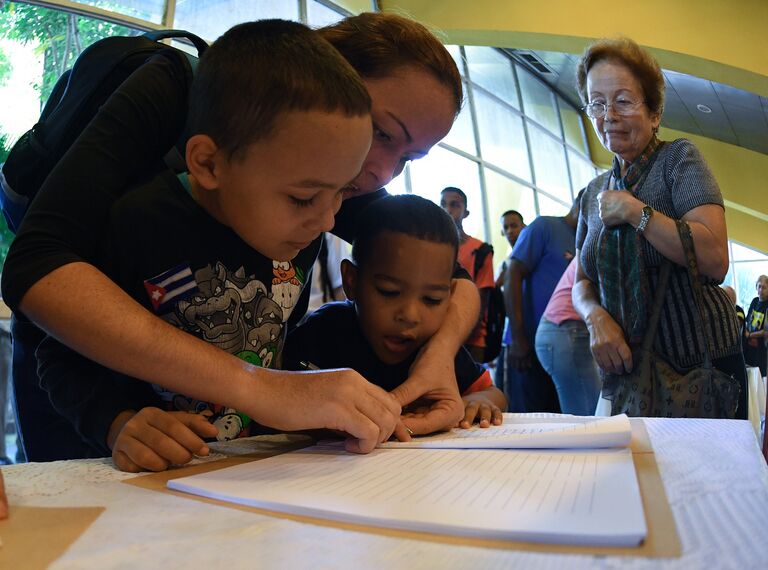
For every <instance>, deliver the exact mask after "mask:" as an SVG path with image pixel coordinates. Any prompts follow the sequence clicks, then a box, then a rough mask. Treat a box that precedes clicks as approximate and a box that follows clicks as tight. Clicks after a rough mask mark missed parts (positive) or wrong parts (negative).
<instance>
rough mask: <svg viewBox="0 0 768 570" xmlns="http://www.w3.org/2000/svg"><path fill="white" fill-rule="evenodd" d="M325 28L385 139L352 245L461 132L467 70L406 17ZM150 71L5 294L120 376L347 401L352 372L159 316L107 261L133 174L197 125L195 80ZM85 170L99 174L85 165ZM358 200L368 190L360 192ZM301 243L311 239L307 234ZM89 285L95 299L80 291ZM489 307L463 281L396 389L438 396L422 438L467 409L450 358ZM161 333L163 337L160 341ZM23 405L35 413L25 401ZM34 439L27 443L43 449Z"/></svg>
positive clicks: (128, 86) (378, 412) (351, 188)
mask: <svg viewBox="0 0 768 570" xmlns="http://www.w3.org/2000/svg"><path fill="white" fill-rule="evenodd" d="M316 33H317V34H319V35H320V36H321V37H322V38H324V39H325V40H327V41H328V42H330V43H331V44H332V45H333V46H334V47H335V48H336V49H337V50H338V51H339V52H340V53H341V54H342V55H343V56H344V57H345V58H346V59H347V61H349V62H350V64H351V65H352V67H353V68H354V69H355V70H356V71H357V72H358V73H359V74H360V75H361V77H362V78H363V82H364V84H365V86H366V88H367V90H368V92H369V94H370V95H371V99H372V111H371V114H372V117H373V128H374V139H373V143H372V145H371V149H370V151H369V152H368V155H367V157H366V159H365V161H364V162H363V167H362V169H361V170H360V173H359V174H358V176H357V177H355V179H354V180H353V181H352V182H351V183H349V184H348V185H347V186H346V187H345V189H344V197H345V198H350V199H349V200H345V203H344V205H343V207H342V210H341V211H340V212H339V213H338V214H337V217H336V232H337V233H338V234H339V235H341V237H346V238H347V241H351V238H352V235H351V230H350V229H349V228H350V227H351V226H352V224H353V222H354V218H355V216H356V213H357V212H359V210H360V209H361V208H362V207H364V206H365V205H367V204H368V203H369V202H370V201H372V200H375V199H378V198H380V197H382V196H384V195H386V192H385V191H384V190H383V189H382V187H383V186H384V185H386V184H387V183H388V182H389V180H391V179H392V178H393V177H394V176H397V175H398V174H400V172H401V171H402V169H403V167H404V165H405V164H406V163H407V162H408V161H409V160H413V159H417V158H420V157H422V156H424V155H426V153H427V152H428V151H429V149H430V148H431V147H432V146H433V145H434V144H436V143H437V142H438V141H439V140H440V139H441V138H443V137H444V136H445V134H446V133H447V132H448V131H449V130H450V127H451V125H452V123H453V120H454V119H455V117H456V115H457V114H458V111H459V109H460V108H461V104H462V87H461V78H460V75H459V73H458V69H457V68H456V65H455V62H454V61H453V59H452V58H451V56H450V54H449V53H448V51H447V50H446V49H445V48H444V47H443V46H442V44H440V42H439V41H438V40H437V39H436V38H435V36H434V35H432V34H431V33H430V32H429V31H428V30H427V29H426V28H425V27H424V26H422V25H420V24H418V23H416V22H413V21H411V20H408V19H406V18H403V17H400V16H396V15H393V14H383V13H375V14H372V13H367V14H361V15H359V16H353V17H349V18H347V19H345V20H343V21H341V22H339V23H337V24H334V25H332V26H330V27H327V28H323V29H320V30H318V31H317V32H316ZM143 79H144V80H143V82H142V83H141V85H139V86H137V85H136V84H134V83H132V82H131V80H130V79H129V80H128V81H127V82H126V83H125V84H124V85H123V86H121V88H120V90H121V91H122V92H125V93H130V96H129V97H121V98H114V97H113V98H112V99H111V100H110V102H108V104H107V105H105V107H104V108H102V110H101V111H100V113H99V114H98V115H97V116H96V117H95V119H94V120H93V121H92V122H91V124H90V125H89V127H88V129H86V131H85V132H84V133H83V136H81V137H80V138H79V139H78V141H77V143H76V144H75V145H74V146H73V148H72V149H70V151H69V152H68V154H67V157H66V159H65V160H63V161H62V162H61V163H60V164H59V165H57V169H56V170H55V171H54V173H53V174H52V175H51V176H49V178H48V180H47V181H46V184H45V185H44V186H43V188H42V189H41V191H40V193H39V194H38V196H37V198H36V200H35V203H34V205H33V206H32V207H31V209H30V211H29V212H28V213H27V215H26V218H25V223H24V227H22V228H21V231H20V233H19V235H18V236H17V238H16V240H15V242H14V244H13V246H12V248H11V251H10V253H9V256H8V259H7V261H6V265H5V271H4V274H3V292H4V298H5V299H6V301H7V302H8V303H9V305H11V307H12V308H13V309H14V310H15V314H16V315H17V316H24V317H28V318H29V319H31V320H32V321H34V322H35V323H36V324H37V325H39V326H41V327H42V328H44V329H45V330H46V331H48V332H49V333H50V334H52V335H53V336H55V337H56V338H58V339H60V340H62V341H63V342H65V343H67V344H68V345H69V346H71V347H72V348H74V349H75V350H77V351H78V352H80V353H82V354H84V355H85V356H87V357H89V358H91V359H94V360H96V361H98V362H100V363H101V364H103V365H106V366H109V367H110V368H112V369H113V370H116V371H119V372H121V373H124V374H127V375H130V376H132V377H135V378H139V379H142V380H145V381H147V382H155V383H157V384H160V385H163V386H164V387H166V388H167V389H169V390H175V391H177V392H179V393H183V394H186V395H187V396H189V397H193V398H197V399H199V400H201V401H217V402H219V403H220V404H222V405H226V406H228V407H232V408H235V409H237V410H240V411H242V412H243V413H245V414H247V415H249V416H256V415H258V410H259V409H261V408H263V406H264V402H265V401H267V400H268V398H265V394H264V393H262V392H261V391H260V390H258V389H256V386H262V385H264V386H265V389H266V390H272V389H274V390H278V391H281V390H286V391H289V390H294V393H295V397H296V399H297V405H298V404H300V403H301V402H303V401H310V400H312V401H314V402H317V400H318V398H320V397H322V398H336V397H337V396H335V395H334V390H338V386H339V382H337V380H338V379H339V378H342V379H343V378H348V377H349V372H348V371H347V372H344V371H342V372H339V371H333V372H317V373H315V374H314V375H313V379H314V380H315V381H314V382H307V381H306V378H304V377H303V376H302V375H299V374H296V373H287V372H279V371H272V370H267V369H264V368H254V367H252V366H249V365H246V364H244V363H243V361H242V360H239V359H237V358H235V357H233V356H232V355H230V354H227V353H226V352H224V351H219V350H216V349H215V347H212V346H209V345H207V344H206V343H204V342H201V341H200V340H199V339H196V338H194V337H192V336H191V335H185V334H183V333H182V332H181V331H179V330H177V329H175V328H174V327H173V326H169V325H168V323H166V322H164V321H163V320H161V319H159V318H157V317H156V316H154V315H152V314H151V313H150V312H148V311H146V310H145V309H143V308H142V307H141V306H140V305H139V304H137V303H136V302H135V301H133V300H132V299H130V297H129V296H127V295H126V294H125V293H124V292H122V291H121V290H120V288H119V287H117V286H116V285H115V284H114V283H113V282H112V281H110V280H109V279H108V278H107V277H106V276H105V275H104V274H103V273H102V272H101V271H100V270H99V269H98V267H97V266H96V265H94V264H96V263H97V257H98V253H99V244H100V243H101V239H102V235H103V234H104V233H105V231H106V229H107V228H106V219H107V214H108V212H109V208H110V207H111V205H112V203H113V202H114V201H115V200H116V199H117V197H119V196H120V195H121V194H122V193H124V191H125V190H126V189H127V186H126V184H127V181H130V180H131V179H133V178H135V174H136V173H137V172H142V171H145V170H146V168H147V165H148V164H150V163H154V160H155V159H156V157H158V156H162V155H163V154H164V152H165V150H166V149H167V148H168V147H170V146H171V145H172V144H173V143H174V142H175V141H176V138H177V136H178V132H179V130H180V122H183V121H184V115H183V114H181V113H180V111H179V110H180V109H184V108H186V96H187V87H186V84H184V83H180V82H179V80H178V78H176V77H173V76H170V74H168V73H167V72H165V70H164V69H163V68H162V66H161V65H160V64H158V66H157V67H156V68H153V69H152V74H151V75H149V76H147V75H146V74H145V77H144V78H143ZM114 133H120V136H119V137H117V136H115V135H114ZM83 164H88V168H87V169H84V168H82V165H83ZM64 188H66V192H64V191H63V189H64ZM358 195H360V196H361V197H359V198H352V197H353V196H358ZM294 239H296V240H298V242H297V245H301V246H304V245H305V242H304V240H305V239H307V237H306V236H304V235H297V236H296V237H295V238H294ZM299 242H300V243H299ZM83 291H87V292H88V294H87V295H83V294H81V293H82V292H83ZM72 299H78V302H77V303H73V302H72ZM302 306H306V305H301V301H300V303H299V305H298V306H297V308H296V309H295V310H294V311H293V312H292V314H291V317H292V320H293V319H294V318H296V319H298V318H299V317H300V316H301V314H302V313H303V309H302ZM478 311H479V300H478V296H477V292H476V289H475V287H474V285H473V284H472V283H471V282H469V280H466V279H456V281H455V283H454V289H453V292H452V295H451V303H450V308H449V314H448V317H447V318H446V319H445V321H444V324H443V326H442V327H441V329H440V331H438V333H437V334H436V335H435V336H434V337H433V338H432V340H431V341H430V342H429V343H428V344H427V346H426V347H425V348H424V350H423V351H422V353H421V354H420V357H419V358H418V360H417V362H416V363H415V364H414V368H413V369H412V371H411V375H410V377H409V380H408V381H407V382H405V383H403V384H402V385H401V386H400V387H399V388H398V389H397V390H396V391H395V392H394V394H393V395H394V397H395V398H396V400H397V402H398V403H400V404H406V403H409V402H411V401H413V400H415V399H416V398H419V397H422V396H423V397H426V398H427V399H428V400H429V401H430V402H431V403H432V406H431V408H430V410H429V412H428V413H427V414H425V415H424V417H421V418H410V419H408V420H407V423H408V428H409V429H411V430H412V431H413V432H415V433H427V432H431V431H434V430H436V429H440V428H442V427H445V426H447V425H453V424H455V422H456V421H457V420H458V419H459V418H460V417H461V415H462V413H463V405H462V401H461V398H460V395H459V392H458V390H457V388H456V383H455V380H454V375H453V370H452V365H451V362H452V358H453V355H454V354H455V353H456V350H457V349H458V347H459V346H460V345H461V343H462V342H463V340H464V339H465V338H466V337H467V335H468V334H469V332H470V331H471V329H472V327H473V326H474V324H475V322H476V315H477V314H478ZM26 324H28V323H26ZM158 338H163V339H164V342H163V343H158V342H156V339H158ZM19 346H20V347H23V346H24V343H19ZM116 346H119V347H120V350H115V349H114V347H116ZM30 350H34V345H33V346H32V347H31V349H30ZM27 352H29V350H28V351H27ZM449 355H450V359H449V358H448V356H449ZM15 358H16V351H15V355H14V359H15ZM34 372H35V365H33V366H32V373H33V374H30V375H27V376H26V378H27V379H28V381H26V382H25V383H24V384H23V385H24V386H25V387H27V388H29V390H30V391H31V392H30V395H29V399H32V400H36V401H37V402H40V399H41V398H40V396H39V395H38V393H37V392H39V390H37V391H36V386H37V384H36V382H37V378H36V375H34ZM331 386H333V387H331ZM328 390H330V392H329V391H328ZM367 390H368V388H367V387H364V386H363V385H361V384H358V388H357V390H356V391H357V393H358V396H359V397H360V398H364V399H365V398H369V397H370V396H369V395H367ZM345 400H346V401H347V403H340V405H341V406H342V408H344V409H347V408H351V407H352V406H353V404H352V401H351V400H350V399H349V398H345ZM18 405H19V407H20V408H22V409H23V408H24V404H23V402H22V401H21V398H19V399H18ZM374 407H375V406H374ZM375 408H376V409H371V410H370V415H371V416H374V417H377V418H378V419H379V420H381V419H382V418H383V417H384V416H385V415H386V413H387V412H386V410H387V406H379V407H375ZM277 409H278V408H277V407H275V408H274V410H277ZM349 411H352V410H351V409H350V410H349ZM22 415H23V414H22ZM355 417H356V418H357V419H355V420H354V421H353V422H352V425H350V426H349V430H350V431H351V432H352V433H357V434H358V435H359V436H360V441H361V443H360V449H361V450H370V449H372V448H373V445H375V440H376V439H378V436H376V437H374V436H373V430H372V429H370V428H371V425H370V424H368V423H367V421H368V420H367V419H364V418H362V417H361V416H355ZM262 419H263V418H262ZM22 420H23V418H22ZM275 420H276V421H274V422H271V423H273V424H274V425H275V426H277V427H282V428H283V429H292V428H293V427H295V426H292V425H286V421H285V418H284V417H281V418H275ZM265 423H270V421H269V420H265ZM49 425H50V416H49V417H48V418H46V419H43V418H42V415H37V416H33V417H32V418H30V421H29V423H28V424H27V426H26V430H25V431H26V432H27V433H25V436H26V435H28V434H29V435H31V436H33V438H34V439H35V443H36V447H38V448H40V449H42V451H43V455H46V454H47V455H46V456H45V458H44V459H43V460H45V459H49V458H50V455H51V453H52V452H53V451H55V450H52V447H53V446H51V445H50V436H51V434H50V433H49V431H48V430H49ZM26 439H27V441H25V447H31V446H28V445H27V444H28V443H29V438H26ZM67 443H69V444H74V443H73V442H72V441H68V442H67ZM78 451H80V450H78ZM70 456H73V455H72V454H70ZM30 459H35V458H34V457H30Z"/></svg>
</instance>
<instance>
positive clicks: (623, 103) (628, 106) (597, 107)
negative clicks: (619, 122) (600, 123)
mask: <svg viewBox="0 0 768 570" xmlns="http://www.w3.org/2000/svg"><path fill="white" fill-rule="evenodd" d="M644 104H645V101H630V100H629V99H617V100H616V101H614V102H613V103H603V102H602V101H594V102H592V103H587V104H586V105H584V106H583V107H582V108H581V110H582V111H584V112H586V113H587V116H588V117H589V118H590V119H601V118H602V117H605V114H606V113H607V112H608V107H613V110H614V112H615V113H616V114H617V115H621V116H622V117H626V116H628V115H633V114H634V113H635V111H637V109H638V108H639V107H640V105H644Z"/></svg>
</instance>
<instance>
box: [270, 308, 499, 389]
mask: <svg viewBox="0 0 768 570" xmlns="http://www.w3.org/2000/svg"><path fill="white" fill-rule="evenodd" d="M284 354H285V364H286V367H287V368H290V369H292V370H301V369H302V368H303V367H302V365H301V364H300V363H301V362H305V363H311V364H313V365H315V366H317V367H319V368H323V369H325V368H352V369H353V370H355V371H357V372H358V373H360V374H361V375H362V376H363V377H364V378H365V379H366V380H368V381H369V382H371V383H373V384H376V385H377V386H380V387H381V388H383V389H384V390H387V391H391V390H394V389H395V388H397V387H398V386H399V385H400V384H402V383H403V382H405V380H406V379H407V378H408V370H409V369H410V367H411V365H412V364H413V360H414V358H415V355H414V356H412V357H411V358H409V359H407V360H405V361H404V362H401V363H400V364H385V363H383V362H381V361H380V360H379V359H378V357H377V356H376V354H375V353H374V352H373V349H372V348H371V346H370V345H369V344H368V342H367V341H366V340H365V336H363V332H362V330H361V329H360V326H359V324H358V321H357V315H356V314H355V306H354V303H352V301H340V302H337V303H329V304H327V305H323V306H322V307H320V308H319V309H317V310H316V311H315V312H314V313H312V314H311V315H309V316H308V317H307V318H306V320H305V321H304V322H303V323H302V324H301V325H300V326H298V327H297V328H295V329H294V330H292V331H291V332H290V333H289V334H288V341H287V343H286V348H285V353H284ZM454 366H455V369H456V380H457V382H458V386H459V392H461V393H464V392H466V391H467V390H468V389H469V387H470V386H472V384H474V383H475V382H476V381H477V380H478V379H480V378H481V377H482V376H483V375H484V374H488V372H487V371H486V370H485V369H484V368H483V367H482V366H481V365H479V364H477V363H476V362H475V361H474V360H472V357H471V356H470V355H469V352H467V350H466V349H465V348H464V347H462V348H461V349H460V350H459V352H458V353H457V354H456V360H455V361H454Z"/></svg>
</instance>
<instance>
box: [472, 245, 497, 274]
mask: <svg viewBox="0 0 768 570" xmlns="http://www.w3.org/2000/svg"><path fill="white" fill-rule="evenodd" d="M489 253H490V254H493V246H492V245H491V244H489V243H485V242H483V243H482V244H480V247H478V248H477V249H476V250H475V251H474V254H475V271H474V273H473V276H474V277H477V274H478V273H479V272H480V270H481V269H482V268H483V264H484V263H485V258H486V257H488V254H489Z"/></svg>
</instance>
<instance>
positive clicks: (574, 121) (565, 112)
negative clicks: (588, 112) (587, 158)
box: [557, 97, 589, 154]
mask: <svg viewBox="0 0 768 570" xmlns="http://www.w3.org/2000/svg"><path fill="white" fill-rule="evenodd" d="M557 103H558V107H560V118H561V119H562V121H563V131H564V132H565V142H567V143H568V144H569V145H571V146H572V147H573V148H575V149H577V150H579V151H581V152H582V153H583V154H588V153H589V149H587V141H586V139H585V137H584V132H583V131H582V124H583V123H582V122H581V114H579V112H578V111H577V110H576V109H574V108H573V107H571V105H570V103H568V102H567V101H566V100H565V99H563V98H562V97H558V98H557Z"/></svg>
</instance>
